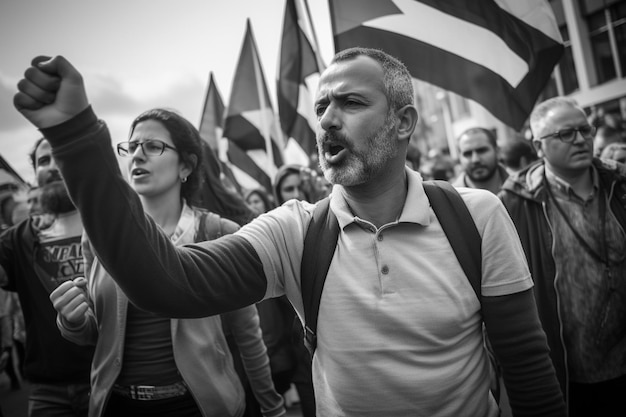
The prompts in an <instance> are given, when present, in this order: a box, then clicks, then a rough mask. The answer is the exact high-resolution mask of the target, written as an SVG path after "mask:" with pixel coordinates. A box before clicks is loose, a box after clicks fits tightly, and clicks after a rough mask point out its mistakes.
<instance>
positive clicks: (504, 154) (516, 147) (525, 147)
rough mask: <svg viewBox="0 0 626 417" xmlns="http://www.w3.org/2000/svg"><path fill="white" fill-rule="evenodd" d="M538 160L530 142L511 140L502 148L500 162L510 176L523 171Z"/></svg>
mask: <svg viewBox="0 0 626 417" xmlns="http://www.w3.org/2000/svg"><path fill="white" fill-rule="evenodd" d="M538 159H539V157H538V156H537V152H536V151H535V148H533V145H532V143H531V141H529V140H524V139H511V140H509V141H507V142H506V143H505V144H504V145H502V146H501V147H500V160H501V161H502V164H503V165H504V166H505V167H506V169H507V171H508V173H509V174H513V173H515V172H518V171H521V170H522V169H524V168H526V167H527V166H528V165H530V164H532V163H533V162H535V161H537V160H538Z"/></svg>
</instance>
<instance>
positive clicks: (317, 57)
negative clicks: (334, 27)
mask: <svg viewBox="0 0 626 417" xmlns="http://www.w3.org/2000/svg"><path fill="white" fill-rule="evenodd" d="M296 1H298V0H296ZM300 1H301V2H302V4H303V5H304V7H303V8H304V11H305V12H306V17H307V19H308V25H309V28H310V30H311V37H312V38H313V39H312V40H313V43H314V44H315V48H314V52H315V60H316V61H317V69H318V70H319V71H320V72H322V71H324V70H325V69H326V65H324V61H323V60H322V56H321V54H320V44H319V42H318V40H317V33H316V32H315V27H314V26H313V18H312V17H311V10H310V9H309V3H308V2H307V0H300Z"/></svg>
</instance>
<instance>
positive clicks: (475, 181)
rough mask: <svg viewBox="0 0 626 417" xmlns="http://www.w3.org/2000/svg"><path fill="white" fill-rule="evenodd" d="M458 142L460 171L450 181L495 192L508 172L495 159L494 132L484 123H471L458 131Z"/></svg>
mask: <svg viewBox="0 0 626 417" xmlns="http://www.w3.org/2000/svg"><path fill="white" fill-rule="evenodd" d="M457 144H458V148H459V161H460V163H461V169H462V172H461V174H460V175H459V176H458V177H457V178H456V179H455V180H454V181H452V185H454V186H455V187H469V188H482V189H483V190H487V191H491V192H492V193H494V194H497V193H498V192H499V191H500V187H501V186H502V184H503V183H504V181H505V180H506V179H507V177H508V176H509V174H508V172H507V170H506V168H505V167H504V166H503V165H501V164H500V163H499V162H498V143H497V142H496V136H495V135H494V133H493V132H492V131H491V130H489V129H485V128H483V127H473V128H470V129H467V130H466V131H465V132H463V133H461V135H459V137H458V139H457Z"/></svg>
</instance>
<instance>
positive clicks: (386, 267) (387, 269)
mask: <svg viewBox="0 0 626 417" xmlns="http://www.w3.org/2000/svg"><path fill="white" fill-rule="evenodd" d="M380 272H382V274H383V275H387V274H388V273H389V267H388V266H387V265H383V267H382V268H381V270H380Z"/></svg>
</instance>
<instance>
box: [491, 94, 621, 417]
mask: <svg viewBox="0 0 626 417" xmlns="http://www.w3.org/2000/svg"><path fill="white" fill-rule="evenodd" d="M530 126H531V129H532V133H533V144H534V146H535V148H536V149H537V152H538V153H539V155H540V157H541V158H542V162H541V163H539V164H535V165H531V166H530V167H528V168H526V169H524V170H522V171H521V172H519V173H517V174H515V175H513V176H512V177H510V178H509V180H507V182H506V183H505V184H504V186H503V189H502V193H501V198H502V201H503V202H504V204H505V206H506V208H507V209H508V211H509V213H510V215H511V217H512V219H513V222H514V223H515V225H516V226H517V231H518V233H519V235H520V238H521V241H522V245H523V246H524V249H525V253H526V255H527V257H528V263H529V266H530V270H531V273H532V277H533V280H534V281H535V286H534V290H535V297H536V299H537V302H538V308H539V316H540V318H541V322H542V324H543V328H544V329H545V331H546V334H547V336H548V343H549V345H550V354H551V358H552V362H553V363H554V367H555V368H556V371H557V376H558V378H559V381H560V383H561V389H562V392H563V394H564V395H565V396H566V397H567V403H568V405H569V415H570V416H572V417H577V416H624V415H626V399H625V398H624V392H626V361H624V358H625V357H626V332H625V330H626V262H624V261H625V259H626V233H625V230H626V207H625V204H624V202H625V201H626V167H624V166H619V165H618V166H616V164H613V165H611V166H609V165H607V164H605V163H604V162H603V161H602V160H599V159H596V158H594V157H593V140H594V131H595V128H594V127H593V126H591V125H589V123H588V121H587V117H586V115H585V112H584V110H583V109H582V108H581V107H580V106H579V105H578V104H577V103H576V102H575V101H573V100H571V99H569V98H565V97H555V98H552V99H549V100H546V101H544V102H542V103H540V104H539V105H537V106H536V107H535V109H534V110H533V112H532V113H531V116H530Z"/></svg>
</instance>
